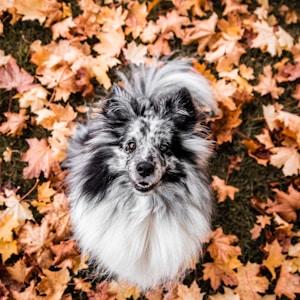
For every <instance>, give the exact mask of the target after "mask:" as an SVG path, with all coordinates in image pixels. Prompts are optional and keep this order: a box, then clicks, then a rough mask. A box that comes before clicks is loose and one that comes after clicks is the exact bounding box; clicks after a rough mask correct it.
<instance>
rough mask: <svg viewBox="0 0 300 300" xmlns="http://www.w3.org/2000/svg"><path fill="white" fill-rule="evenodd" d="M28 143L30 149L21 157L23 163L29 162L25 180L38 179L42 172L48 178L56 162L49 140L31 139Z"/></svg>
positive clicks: (24, 171)
mask: <svg viewBox="0 0 300 300" xmlns="http://www.w3.org/2000/svg"><path fill="white" fill-rule="evenodd" d="M26 141H27V143H28V144H29V149H28V150H27V152H25V153H23V154H22V156H21V159H22V161H24V162H28V166H27V167H25V168H24V169H23V176H24V178H29V179H30V178H34V177H35V178H38V177H39V176H40V174H41V172H43V173H44V176H45V178H48V177H49V175H50V172H51V169H52V167H53V165H54V163H55V161H54V159H53V152H52V150H51V149H50V148H49V145H48V143H47V140H46V139H41V140H38V139H37V138H31V139H26Z"/></svg>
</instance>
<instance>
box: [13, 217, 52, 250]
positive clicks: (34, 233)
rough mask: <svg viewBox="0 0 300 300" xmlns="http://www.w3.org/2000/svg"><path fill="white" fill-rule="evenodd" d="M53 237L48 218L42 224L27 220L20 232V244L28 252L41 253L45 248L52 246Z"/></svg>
mask: <svg viewBox="0 0 300 300" xmlns="http://www.w3.org/2000/svg"><path fill="white" fill-rule="evenodd" d="M53 237H54V234H53V232H51V227H50V225H49V223H48V222H47V220H45V219H43V220H42V223H41V225H38V224H35V223H33V222H29V221H27V222H26V224H25V225H24V226H23V227H22V230H21V232H20V234H19V238H18V244H19V246H20V248H21V250H23V251H24V252H25V253H26V254H28V255H30V254H33V253H36V254H38V255H40V254H41V253H42V252H43V251H44V249H45V248H47V247H50V246H51V244H52V240H53Z"/></svg>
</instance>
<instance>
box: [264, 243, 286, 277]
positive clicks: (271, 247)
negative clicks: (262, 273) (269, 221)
mask: <svg viewBox="0 0 300 300" xmlns="http://www.w3.org/2000/svg"><path fill="white" fill-rule="evenodd" d="M264 250H265V251H266V252H267V253H268V257H267V258H266V259H265V260H264V261H263V264H264V266H266V267H267V268H268V270H269V271H270V273H271V274H272V279H275V278H276V273H275V269H276V268H278V267H280V266H281V265H282V263H283V262H284V260H285V255H283V254H282V247H281V246H280V245H279V243H278V241H277V240H274V242H273V243H272V244H267V245H266V246H265V248H264Z"/></svg>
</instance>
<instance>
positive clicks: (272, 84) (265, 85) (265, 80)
mask: <svg viewBox="0 0 300 300" xmlns="http://www.w3.org/2000/svg"><path fill="white" fill-rule="evenodd" d="M258 79H259V84H258V85H256V86H254V90H255V91H257V92H258V93H260V94H261V95H262V96H264V95H267V94H271V96H272V97H273V98H275V99H278V98H279V96H280V95H281V94H282V93H283V92H284V89H283V88H282V87H277V84H276V80H275V78H274V77H273V72H272V67H271V66H270V65H268V66H265V67H264V71H263V75H262V74H260V75H259V76H258Z"/></svg>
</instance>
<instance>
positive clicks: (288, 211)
mask: <svg viewBox="0 0 300 300" xmlns="http://www.w3.org/2000/svg"><path fill="white" fill-rule="evenodd" d="M273 191H274V192H275V196H274V200H275V201H274V203H273V204H272V206H270V207H269V208H268V209H267V212H268V213H274V212H276V213H278V214H279V215H280V216H281V217H282V218H283V219H284V220H286V221H288V222H291V221H296V219H297V211H298V210H300V201H299V199H300V192H299V191H297V190H296V189H295V188H294V187H293V186H292V185H290V186H289V188H288V193H285V192H283V191H280V190H278V189H273Z"/></svg>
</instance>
